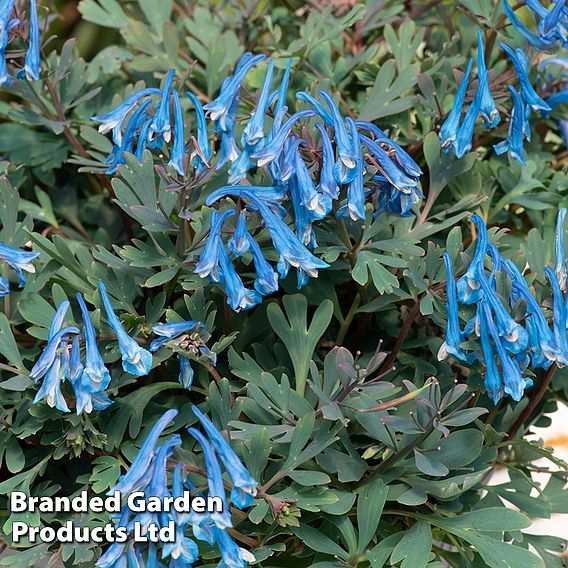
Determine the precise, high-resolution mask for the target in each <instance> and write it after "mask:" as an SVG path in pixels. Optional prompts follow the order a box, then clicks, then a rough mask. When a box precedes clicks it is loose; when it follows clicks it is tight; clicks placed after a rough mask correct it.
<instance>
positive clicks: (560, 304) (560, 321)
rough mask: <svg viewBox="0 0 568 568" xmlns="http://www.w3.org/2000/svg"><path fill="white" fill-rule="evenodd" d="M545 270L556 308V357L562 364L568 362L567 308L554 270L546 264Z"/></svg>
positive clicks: (554, 318)
mask: <svg viewBox="0 0 568 568" xmlns="http://www.w3.org/2000/svg"><path fill="white" fill-rule="evenodd" d="M544 272H545V273H546V277H547V278H548V281H549V282H550V286H551V288H552V295H553V298H554V310H553V313H552V321H553V324H554V339H555V344H556V348H557V351H558V358H557V359H556V360H557V361H558V363H560V364H561V365H566V364H568V340H567V338H566V327H567V323H568V322H567V317H566V315H567V309H566V304H565V301H564V298H563V296H562V290H561V289H560V284H559V283H558V280H557V279H556V275H555V274H554V272H553V271H552V270H551V269H550V268H549V267H548V266H545V268H544Z"/></svg>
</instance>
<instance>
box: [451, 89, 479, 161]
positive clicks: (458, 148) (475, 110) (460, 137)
mask: <svg viewBox="0 0 568 568" xmlns="http://www.w3.org/2000/svg"><path fill="white" fill-rule="evenodd" d="M480 88H481V83H479V86H478V88H477V92H476V93H475V97H473V101H472V102H471V105H469V108H468V109H467V112H466V113H465V116H464V119H463V121H462V123H461V125H460V127H459V129H458V133H457V135H456V139H455V140H454V142H453V144H452V148H453V149H454V152H455V154H456V158H457V159H458V160H459V159H460V158H462V157H463V156H464V155H465V154H466V153H467V152H469V151H470V150H471V146H472V140H473V130H474V128H475V121H476V120H477V117H478V115H479V109H480V105H481V96H482V94H481V93H482V91H481V90H480Z"/></svg>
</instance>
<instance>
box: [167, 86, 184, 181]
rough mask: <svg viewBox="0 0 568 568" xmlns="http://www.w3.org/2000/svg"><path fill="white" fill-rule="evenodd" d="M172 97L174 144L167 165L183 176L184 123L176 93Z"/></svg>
mask: <svg viewBox="0 0 568 568" xmlns="http://www.w3.org/2000/svg"><path fill="white" fill-rule="evenodd" d="M173 96H174V144H173V147H172V155H171V158H170V162H169V165H170V166H173V168H174V169H175V171H176V172H177V173H178V174H179V175H180V176H183V175H184V171H183V159H184V157H185V142H184V138H183V137H184V130H185V123H184V121H183V111H182V109H181V103H180V100H179V95H178V94H177V91H174V92H173Z"/></svg>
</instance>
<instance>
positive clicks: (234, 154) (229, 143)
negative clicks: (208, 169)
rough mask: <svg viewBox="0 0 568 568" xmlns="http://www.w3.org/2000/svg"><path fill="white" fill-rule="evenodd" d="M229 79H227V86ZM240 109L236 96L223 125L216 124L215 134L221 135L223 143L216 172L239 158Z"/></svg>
mask: <svg viewBox="0 0 568 568" xmlns="http://www.w3.org/2000/svg"><path fill="white" fill-rule="evenodd" d="M227 81H229V79H228V78H227V79H225V80H224V81H223V84H225V83H226V82H227ZM238 109H239V96H238V95H237V96H235V98H234V100H233V102H232V103H231V105H230V106H229V109H228V111H227V113H226V116H225V117H224V121H223V124H222V125H221V123H220V122H219V121H217V122H215V132H218V133H220V134H221V143H220V149H219V154H218V156H217V164H216V165H215V169H216V170H220V169H221V168H222V167H223V166H224V165H225V164H226V163H227V162H234V161H235V160H236V159H237V158H238V157H239V153H240V152H239V148H238V147H237V143H236V142H235V132H234V128H235V120H236V118H237V111H238Z"/></svg>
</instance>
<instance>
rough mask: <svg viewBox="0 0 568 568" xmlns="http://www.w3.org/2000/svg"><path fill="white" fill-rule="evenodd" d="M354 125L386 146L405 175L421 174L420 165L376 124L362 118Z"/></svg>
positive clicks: (418, 175) (416, 175)
mask: <svg viewBox="0 0 568 568" xmlns="http://www.w3.org/2000/svg"><path fill="white" fill-rule="evenodd" d="M355 126H357V129H358V130H366V131H367V132H370V133H371V134H373V136H374V137H375V141H376V142H377V143H378V144H379V145H381V146H386V150H387V153H389V154H391V153H392V155H393V156H394V158H395V160H396V162H397V163H398V165H399V166H400V167H401V168H402V169H403V170H404V171H405V172H406V174H407V175H409V176H410V177H420V176H421V175H422V173H423V172H422V169H421V168H420V166H419V165H418V164H417V163H416V162H415V161H414V160H413V159H412V158H411V157H410V155H409V154H408V153H407V152H406V151H405V150H404V149H403V148H401V147H400V146H399V145H398V144H397V143H396V142H394V141H393V140H391V139H390V138H389V137H388V136H387V135H386V134H385V133H384V132H383V131H382V130H381V129H380V128H379V127H378V126H375V125H374V124H373V123H371V122H366V121H364V120H357V121H355ZM316 127H317V125H316Z"/></svg>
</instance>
